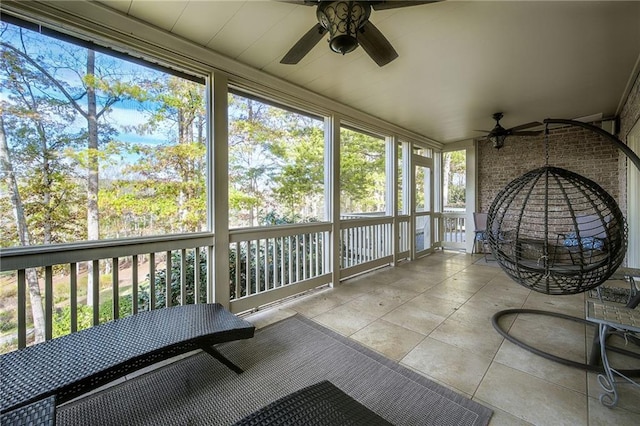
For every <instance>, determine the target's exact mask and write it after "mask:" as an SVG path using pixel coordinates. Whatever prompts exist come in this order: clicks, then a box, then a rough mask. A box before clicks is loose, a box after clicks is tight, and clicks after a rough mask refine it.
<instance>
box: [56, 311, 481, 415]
mask: <svg viewBox="0 0 640 426" xmlns="http://www.w3.org/2000/svg"><path fill="white" fill-rule="evenodd" d="M217 348H218V349H219V350H220V352H222V353H223V354H225V355H226V356H228V357H229V359H231V360H233V361H234V362H235V363H236V364H238V365H239V366H240V367H241V368H243V369H244V370H245V371H244V373H242V374H240V375H236V374H235V373H233V372H232V371H230V370H229V369H227V368H226V367H224V366H223V365H222V364H220V363H219V362H218V361H216V360H215V359H214V358H212V357H211V356H209V355H208V354H206V353H199V354H197V355H194V356H191V357H188V358H185V359H183V360H181V361H178V362H175V363H173V364H170V365H168V366H165V367H163V368H161V369H158V370H156V371H154V372H151V373H148V374H145V375H142V376H140V377H138V378H135V379H132V380H128V381H126V382H124V383H122V384H119V385H117V386H114V387H112V388H109V389H107V390H105V391H102V392H99V393H96V394H94V395H91V396H88V397H86V398H83V399H81V400H78V401H75V402H72V403H69V404H67V405H64V406H62V407H59V408H58V413H57V424H58V425H119V426H120V425H229V424H232V423H234V422H235V421H237V420H240V419H241V418H243V417H245V416H246V415H248V414H250V413H252V412H254V411H256V410H258V409H259V408H261V407H263V406H265V405H267V404H269V403H271V402H272V401H274V400H276V399H278V398H281V397H283V396H285V395H288V394H289V393H291V392H294V391H296V390H298V389H301V388H303V387H305V386H308V385H311V384H313V383H316V382H319V381H321V380H329V381H331V382H332V383H333V384H335V385H336V386H337V387H339V388H340V389H342V390H343V391H344V392H346V393H347V394H348V395H350V396H351V397H353V398H355V399H356V400H358V401H359V402H360V403H362V404H364V405H365V406H367V407H368V408H369V409H371V410H372V411H374V412H376V413H377V414H379V415H380V416H382V417H384V418H385V419H387V420H388V421H390V422H391V423H394V424H396V425H486V424H488V423H489V419H490V418H491V415H492V411H491V410H490V409H488V408H486V407H484V406H483V405H480V404H479V403H476V402H475V401H471V400H470V399H468V398H466V397H464V396H462V395H459V394H457V393H455V392H453V391H451V390H449V389H447V388H445V387H443V386H440V385H438V384H436V383H434V382H432V381H430V380H428V379H426V378H425V377H423V376H421V375H419V374H417V373H416V372H414V371H411V370H409V369H407V368H405V367H402V366H400V365H399V364H398V363H397V362H395V361H392V360H390V359H388V358H385V357H383V356H381V355H379V354H377V353H376V352H374V351H371V350H369V349H367V348H365V347H363V346H362V345H359V344H358V343H356V342H354V341H351V340H349V339H347V338H345V337H342V336H340V335H339V334H337V333H335V332H333V331H331V330H328V329H327V328H325V327H322V326H320V325H318V324H316V323H315V322H313V321H311V320H309V319H306V318H304V317H302V316H300V315H296V316H294V317H291V318H288V319H285V320H283V321H280V322H278V323H275V324H272V325H270V326H268V327H265V328H263V329H261V330H258V331H257V332H256V334H255V337H254V338H252V339H249V340H243V341H237V342H230V343H226V344H223V345H219V346H217Z"/></svg>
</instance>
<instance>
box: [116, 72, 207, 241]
mask: <svg viewBox="0 0 640 426" xmlns="http://www.w3.org/2000/svg"><path fill="white" fill-rule="evenodd" d="M155 77H156V78H154V79H149V80H147V81H145V82H143V83H142V86H143V89H144V90H145V91H144V99H145V102H144V103H141V104H140V105H141V108H142V110H143V111H144V112H145V113H146V115H147V117H148V119H147V120H146V122H145V123H144V124H142V125H139V126H136V127H135V130H136V131H137V132H138V133H139V134H151V133H154V132H161V133H164V134H165V135H166V140H167V142H165V143H160V144H157V145H149V144H134V145H132V146H131V147H130V149H131V152H132V153H134V154H135V155H136V156H137V157H138V160H137V161H136V163H135V164H133V165H130V166H128V167H125V168H124V169H123V172H124V173H125V174H128V175H131V176H136V178H135V179H129V180H128V181H121V182H120V183H119V185H118V186H119V188H120V192H119V194H114V196H115V197H116V198H119V200H126V199H127V197H128V196H130V195H132V194H135V196H136V197H137V200H138V206H144V208H146V209H147V211H148V212H151V213H152V216H153V217H154V218H156V221H157V222H161V223H164V224H167V225H172V226H171V228H169V229H164V230H163V231H164V232H197V231H202V226H203V224H204V223H205V221H204V218H205V217H206V183H205V178H206V137H205V132H204V129H205V123H206V110H205V100H204V95H205V91H204V86H203V85H201V84H198V83H194V82H191V81H188V80H185V79H182V78H179V77H175V76H170V75H163V76H158V75H156V76H155ZM159 200H163V201H160V202H159ZM145 201H147V202H146V203H145ZM165 201H166V202H165ZM131 207H134V206H131ZM134 210H135V207H134V208H130V209H129V211H134Z"/></svg>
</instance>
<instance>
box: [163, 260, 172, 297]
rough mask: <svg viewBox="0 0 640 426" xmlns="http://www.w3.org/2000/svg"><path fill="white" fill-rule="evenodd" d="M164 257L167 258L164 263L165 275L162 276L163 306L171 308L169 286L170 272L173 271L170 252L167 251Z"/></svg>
mask: <svg viewBox="0 0 640 426" xmlns="http://www.w3.org/2000/svg"><path fill="white" fill-rule="evenodd" d="M165 255H166V256H167V261H166V262H165V263H166V265H167V267H166V269H165V271H166V272H165V275H164V283H165V288H164V290H165V294H164V305H165V306H166V307H167V308H170V307H171V304H172V302H173V301H172V300H171V296H172V294H171V284H172V282H171V281H172V279H171V275H173V274H172V271H173V259H171V250H167V252H166V253H165Z"/></svg>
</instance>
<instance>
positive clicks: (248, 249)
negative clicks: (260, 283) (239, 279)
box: [245, 241, 253, 296]
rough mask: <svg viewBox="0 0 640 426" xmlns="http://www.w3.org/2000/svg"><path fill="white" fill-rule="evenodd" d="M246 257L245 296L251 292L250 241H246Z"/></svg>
mask: <svg viewBox="0 0 640 426" xmlns="http://www.w3.org/2000/svg"><path fill="white" fill-rule="evenodd" d="M246 245H247V259H246V265H245V277H246V281H247V296H248V295H250V294H253V286H252V285H251V257H252V254H251V241H247V243H246Z"/></svg>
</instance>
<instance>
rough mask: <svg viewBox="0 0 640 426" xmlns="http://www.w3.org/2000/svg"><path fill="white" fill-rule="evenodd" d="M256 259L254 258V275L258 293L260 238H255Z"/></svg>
mask: <svg viewBox="0 0 640 426" xmlns="http://www.w3.org/2000/svg"><path fill="white" fill-rule="evenodd" d="M255 256H256V260H255V262H254V263H255V265H256V267H255V276H256V293H260V287H261V286H260V276H261V274H260V266H261V265H260V239H259V238H258V239H257V240H256V254H255Z"/></svg>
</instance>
